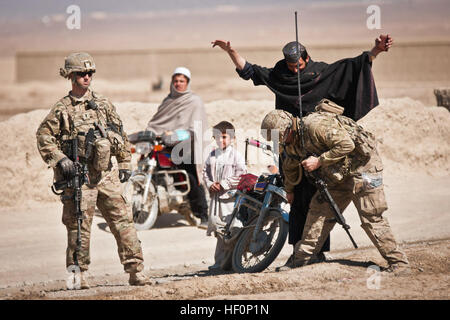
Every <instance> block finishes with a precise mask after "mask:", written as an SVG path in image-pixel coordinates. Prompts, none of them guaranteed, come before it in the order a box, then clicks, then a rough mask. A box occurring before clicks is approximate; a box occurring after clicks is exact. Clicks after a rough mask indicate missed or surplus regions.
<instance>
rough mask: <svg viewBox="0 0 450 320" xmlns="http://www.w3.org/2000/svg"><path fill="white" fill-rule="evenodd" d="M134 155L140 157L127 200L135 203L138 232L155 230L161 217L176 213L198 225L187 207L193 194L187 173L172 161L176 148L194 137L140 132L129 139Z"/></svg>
mask: <svg viewBox="0 0 450 320" xmlns="http://www.w3.org/2000/svg"><path fill="white" fill-rule="evenodd" d="M129 140H130V143H131V144H133V145H134V146H133V147H132V148H131V152H132V153H135V154H138V155H140V157H139V159H138V162H137V169H136V170H133V171H132V173H131V177H130V179H129V180H128V182H127V184H126V186H125V190H124V196H125V198H126V199H127V202H129V203H131V207H132V214H133V221H134V225H135V227H136V229H137V230H148V229H151V228H152V227H153V226H154V224H155V222H156V219H157V217H158V216H160V215H161V214H164V213H169V212H171V211H172V210H176V211H177V212H179V213H181V214H182V215H184V217H185V219H186V220H187V221H188V223H189V224H190V225H196V224H197V222H196V220H195V218H194V216H193V214H192V211H191V210H190V208H189V206H187V203H188V200H187V194H188V193H189V192H190V190H191V186H190V183H189V177H188V174H187V172H186V170H182V169H179V168H178V167H177V165H175V164H174V163H173V161H172V159H171V151H172V148H173V147H174V146H175V145H176V144H178V143H180V142H182V141H190V133H189V131H186V130H176V131H175V132H174V133H172V134H164V135H162V136H157V135H156V134H155V133H154V132H152V131H148V130H146V131H139V132H137V133H134V134H132V135H130V136H129Z"/></svg>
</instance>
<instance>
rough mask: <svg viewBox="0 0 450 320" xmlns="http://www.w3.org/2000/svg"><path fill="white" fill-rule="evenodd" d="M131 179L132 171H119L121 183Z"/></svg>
mask: <svg viewBox="0 0 450 320" xmlns="http://www.w3.org/2000/svg"><path fill="white" fill-rule="evenodd" d="M130 177H131V170H128V169H119V180H120V182H121V183H124V182H127V181H128V179H130Z"/></svg>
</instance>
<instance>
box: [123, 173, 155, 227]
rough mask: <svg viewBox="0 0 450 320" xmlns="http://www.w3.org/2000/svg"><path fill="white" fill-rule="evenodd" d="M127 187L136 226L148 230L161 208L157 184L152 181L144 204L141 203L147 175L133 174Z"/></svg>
mask: <svg viewBox="0 0 450 320" xmlns="http://www.w3.org/2000/svg"><path fill="white" fill-rule="evenodd" d="M126 188H127V189H126V192H127V197H128V198H130V200H131V205H132V213H133V221H134V226H135V227H136V229H137V230H148V229H150V228H152V227H153V225H154V224H155V222H156V218H157V217H158V210H159V201H158V196H157V194H156V188H155V185H154V184H153V183H150V186H149V189H148V196H147V201H146V203H145V204H144V206H141V203H142V201H143V197H144V188H145V176H144V175H135V176H132V177H131V178H130V180H129V181H128V185H127V187H126ZM141 207H142V210H141Z"/></svg>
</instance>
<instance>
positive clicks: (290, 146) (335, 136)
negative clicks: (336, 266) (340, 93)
mask: <svg viewBox="0 0 450 320" xmlns="http://www.w3.org/2000/svg"><path fill="white" fill-rule="evenodd" d="M315 110H316V112H312V113H310V114H309V115H308V116H306V117H304V118H303V121H304V130H303V132H304V134H303V141H304V143H303V144H302V143H301V136H300V135H299V130H300V129H299V128H300V121H298V118H295V117H293V116H292V115H291V114H290V113H287V112H286V111H282V110H274V111H272V112H270V113H269V114H267V115H266V117H265V118H264V120H263V122H262V124H261V129H265V130H267V131H268V132H267V136H268V138H269V139H270V138H272V139H275V138H276V136H275V137H274V136H271V135H272V134H273V135H275V134H276V133H275V132H274V129H277V130H279V131H278V132H279V136H278V138H279V139H280V140H279V141H280V150H282V152H283V153H284V155H285V156H286V160H285V161H284V162H283V172H284V174H285V189H286V192H287V194H288V200H289V201H290V202H291V201H292V198H293V193H292V192H293V188H294V186H295V185H296V184H298V181H297V180H299V178H301V176H302V170H306V171H307V172H312V171H314V170H317V172H318V174H319V175H320V177H321V178H323V179H324V180H325V181H326V183H327V184H328V190H329V191H330V194H331V195H332V197H333V199H334V201H335V202H336V204H337V205H338V207H339V209H340V210H341V212H343V211H344V210H345V208H346V207H347V206H348V205H349V204H350V202H351V201H352V202H353V203H354V205H355V207H356V209H357V211H358V214H359V217H360V219H361V223H362V224H361V227H362V228H363V229H364V231H365V232H366V233H367V235H368V236H369V238H370V240H371V241H372V242H373V244H374V245H375V246H376V248H377V249H378V251H379V252H380V254H381V255H382V256H383V258H384V259H386V261H387V263H388V265H389V266H388V267H387V268H386V269H385V270H386V271H387V272H394V273H395V274H398V273H400V272H401V273H403V272H405V271H407V272H409V270H410V268H409V262H408V259H407V257H406V255H405V254H404V253H403V252H402V251H401V250H400V249H399V248H398V245H397V242H396V241H395V238H394V235H393V233H392V231H391V228H390V226H389V223H388V221H387V219H386V218H385V217H383V215H382V214H383V212H384V211H385V210H386V209H387V204H386V200H385V195H384V190H383V180H382V171H383V165H382V162H381V158H380V157H379V155H378V152H377V148H376V140H375V137H374V136H373V135H372V134H371V133H369V132H367V131H365V130H364V129H363V128H362V127H361V126H359V125H358V124H357V123H356V122H355V121H353V120H352V119H350V118H347V117H344V116H342V113H343V110H344V108H342V107H340V106H338V105H336V104H335V103H333V102H332V101H330V100H327V99H323V100H321V101H320V102H319V104H318V105H317V106H316V109H315ZM270 136H271V137H270ZM333 218H334V214H333V212H332V211H331V209H330V207H329V205H328V203H327V202H325V201H324V200H323V199H321V197H320V194H319V193H318V192H316V194H315V195H314V196H313V198H312V200H311V204H310V209H309V212H308V215H307V219H306V224H305V229H304V231H303V234H302V239H301V240H300V241H298V242H297V243H296V244H295V249H294V254H293V256H292V257H291V258H290V259H289V260H288V262H287V263H286V264H285V265H284V266H283V267H281V268H280V269H281V270H286V269H290V268H296V267H300V266H304V265H307V264H309V263H313V262H316V261H317V254H318V252H319V249H320V248H321V246H322V244H323V241H325V239H326V238H327V236H328V234H329V233H330V231H331V230H332V229H333V227H334V225H335V224H336V221H335V219H333Z"/></svg>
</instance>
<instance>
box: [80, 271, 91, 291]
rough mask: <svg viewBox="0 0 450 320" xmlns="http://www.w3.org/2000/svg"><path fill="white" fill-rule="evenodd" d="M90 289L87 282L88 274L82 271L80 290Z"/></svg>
mask: <svg viewBox="0 0 450 320" xmlns="http://www.w3.org/2000/svg"><path fill="white" fill-rule="evenodd" d="M90 287H91V286H90V285H89V281H88V280H87V272H86V271H82V272H81V273H80V289H89V288H90Z"/></svg>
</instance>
